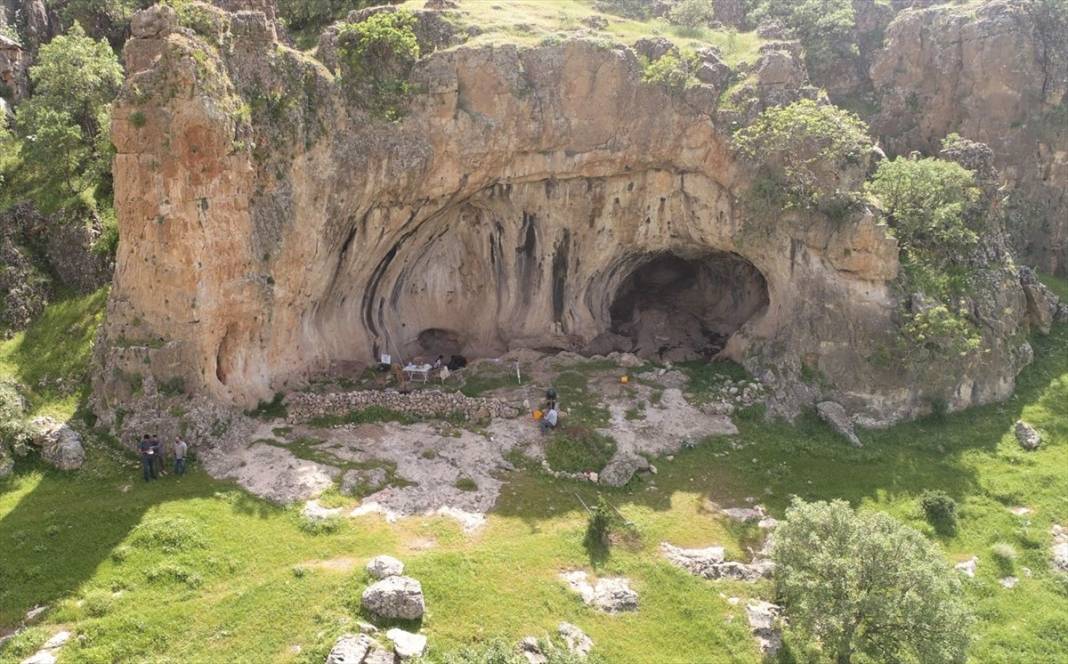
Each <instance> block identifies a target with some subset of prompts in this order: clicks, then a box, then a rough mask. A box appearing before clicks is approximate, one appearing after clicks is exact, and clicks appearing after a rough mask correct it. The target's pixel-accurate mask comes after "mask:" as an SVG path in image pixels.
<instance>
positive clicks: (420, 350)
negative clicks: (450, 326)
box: [412, 327, 464, 360]
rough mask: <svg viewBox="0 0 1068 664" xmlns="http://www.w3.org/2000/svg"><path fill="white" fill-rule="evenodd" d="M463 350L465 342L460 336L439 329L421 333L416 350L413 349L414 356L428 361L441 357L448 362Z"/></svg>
mask: <svg viewBox="0 0 1068 664" xmlns="http://www.w3.org/2000/svg"><path fill="white" fill-rule="evenodd" d="M463 350H464V342H463V339H462V338H461V337H460V335H459V334H457V333H456V332H454V331H452V330H445V329H442V328H438V327H432V328H428V329H425V330H423V331H422V332H420V333H419V335H418V336H417V337H416V339H415V348H413V349H412V351H413V354H414V355H416V356H418V357H421V358H424V359H427V360H433V359H434V358H436V357H438V356H439V355H440V356H442V357H444V358H445V359H446V360H448V359H449V358H451V357H452V356H453V355H459V354H460V353H461V352H462V351H463Z"/></svg>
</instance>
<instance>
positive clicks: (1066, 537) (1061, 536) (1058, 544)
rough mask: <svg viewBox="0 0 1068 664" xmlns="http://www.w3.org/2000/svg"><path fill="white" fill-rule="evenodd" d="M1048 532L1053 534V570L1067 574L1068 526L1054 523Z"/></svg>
mask: <svg viewBox="0 0 1068 664" xmlns="http://www.w3.org/2000/svg"><path fill="white" fill-rule="evenodd" d="M1050 532H1051V534H1052V535H1053V546H1052V549H1051V553H1052V557H1053V570H1054V571H1056V572H1064V573H1066V574H1068V528H1064V527H1063V526H1059V525H1056V524H1054V526H1053V528H1052V529H1051V530H1050Z"/></svg>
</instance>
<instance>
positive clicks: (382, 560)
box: [367, 556, 404, 580]
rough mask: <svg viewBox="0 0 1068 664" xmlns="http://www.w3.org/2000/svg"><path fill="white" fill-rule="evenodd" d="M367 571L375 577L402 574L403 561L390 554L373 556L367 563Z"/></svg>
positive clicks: (384, 577) (381, 577) (380, 577)
mask: <svg viewBox="0 0 1068 664" xmlns="http://www.w3.org/2000/svg"><path fill="white" fill-rule="evenodd" d="M367 573H368V574H370V575H371V576H372V577H374V578H376V579H379V580H381V579H386V578H389V577H391V576H400V575H401V574H404V563H402V562H401V561H399V560H397V559H396V558H394V557H392V556H375V557H374V558H371V560H370V561H368V563H367Z"/></svg>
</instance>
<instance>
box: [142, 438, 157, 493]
mask: <svg viewBox="0 0 1068 664" xmlns="http://www.w3.org/2000/svg"><path fill="white" fill-rule="evenodd" d="M138 449H139V450H140V451H141V472H142V473H143V474H144V476H145V481H146V482H147V481H149V480H154V479H156V466H155V458H154V452H153V448H152V439H151V438H150V437H149V435H148V434H147V433H146V434H145V435H144V437H143V438H141V443H140V444H139V445H138Z"/></svg>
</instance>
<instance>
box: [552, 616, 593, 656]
mask: <svg viewBox="0 0 1068 664" xmlns="http://www.w3.org/2000/svg"><path fill="white" fill-rule="evenodd" d="M556 632H557V633H558V634H559V635H560V638H561V639H563V640H564V645H565V646H567V650H568V652H570V653H571V654H572V655H578V656H579V657H586V656H588V655H589V654H590V651H591V650H593V639H591V638H590V637H589V636H587V635H586V632H583V631H582V629H581V628H580V627H578V626H577V625H572V624H571V623H569V622H562V623H560V625H559V626H557V628H556Z"/></svg>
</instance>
